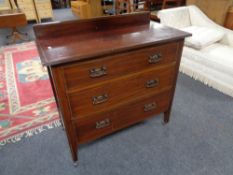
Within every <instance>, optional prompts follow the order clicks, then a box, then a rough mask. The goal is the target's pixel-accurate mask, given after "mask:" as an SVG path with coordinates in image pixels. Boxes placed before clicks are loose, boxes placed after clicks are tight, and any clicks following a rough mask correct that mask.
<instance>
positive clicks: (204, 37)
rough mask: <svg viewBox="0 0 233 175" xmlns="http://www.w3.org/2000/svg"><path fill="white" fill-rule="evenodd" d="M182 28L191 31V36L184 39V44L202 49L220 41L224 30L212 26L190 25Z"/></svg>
mask: <svg viewBox="0 0 233 175" xmlns="http://www.w3.org/2000/svg"><path fill="white" fill-rule="evenodd" d="M182 30H183V31H186V32H189V33H192V36H191V37H188V38H186V39H185V45H186V46H189V47H192V48H195V49H203V48H205V47H207V46H209V45H211V44H213V43H215V42H218V41H220V40H221V39H222V38H223V36H224V32H222V31H219V30H216V29H213V28H206V27H199V26H190V27H186V28H183V29H182Z"/></svg>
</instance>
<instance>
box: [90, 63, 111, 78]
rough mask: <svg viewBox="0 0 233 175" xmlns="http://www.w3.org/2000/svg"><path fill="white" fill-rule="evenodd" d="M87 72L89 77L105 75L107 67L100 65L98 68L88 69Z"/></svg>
mask: <svg viewBox="0 0 233 175" xmlns="http://www.w3.org/2000/svg"><path fill="white" fill-rule="evenodd" d="M89 72H90V77H91V78H96V77H102V76H104V75H107V68H106V67H105V66H101V67H98V68H92V69H90V70H89Z"/></svg>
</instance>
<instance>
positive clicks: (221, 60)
mask: <svg viewBox="0 0 233 175" xmlns="http://www.w3.org/2000/svg"><path fill="white" fill-rule="evenodd" d="M183 57H185V58H186V59H190V60H192V61H194V62H197V63H199V64H201V65H203V66H206V67H208V68H211V69H214V70H215V71H219V72H221V73H224V74H227V75H229V76H231V77H233V47H230V46H227V45H223V44H220V43H215V44H212V45H210V46H208V47H206V48H204V49H201V50H196V49H193V48H190V47H184V51H183Z"/></svg>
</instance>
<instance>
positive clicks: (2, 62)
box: [0, 42, 60, 146]
mask: <svg viewBox="0 0 233 175" xmlns="http://www.w3.org/2000/svg"><path fill="white" fill-rule="evenodd" d="M57 126H60V121H59V116H58V112H57V108H56V103H55V99H54V96H53V92H52V88H51V84H50V81H49V76H48V74H47V70H46V67H43V66H42V65H41V62H40V58H39V56H38V52H37V49H36V46H35V43H34V42H29V43H23V44H18V45H13V46H7V47H3V48H1V50H0V146H2V145H5V144H6V143H9V142H17V141H19V140H21V139H22V138H24V137H30V136H32V135H34V134H38V133H40V132H42V131H44V130H46V129H51V128H54V127H57Z"/></svg>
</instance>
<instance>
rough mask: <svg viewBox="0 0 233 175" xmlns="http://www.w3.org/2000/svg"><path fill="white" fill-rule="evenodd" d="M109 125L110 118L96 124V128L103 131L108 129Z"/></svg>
mask: <svg viewBox="0 0 233 175" xmlns="http://www.w3.org/2000/svg"><path fill="white" fill-rule="evenodd" d="M109 125H110V120H109V119H108V118H106V119H104V120H101V121H98V122H96V125H95V128H96V129H101V128H105V127H107V126H109Z"/></svg>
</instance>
